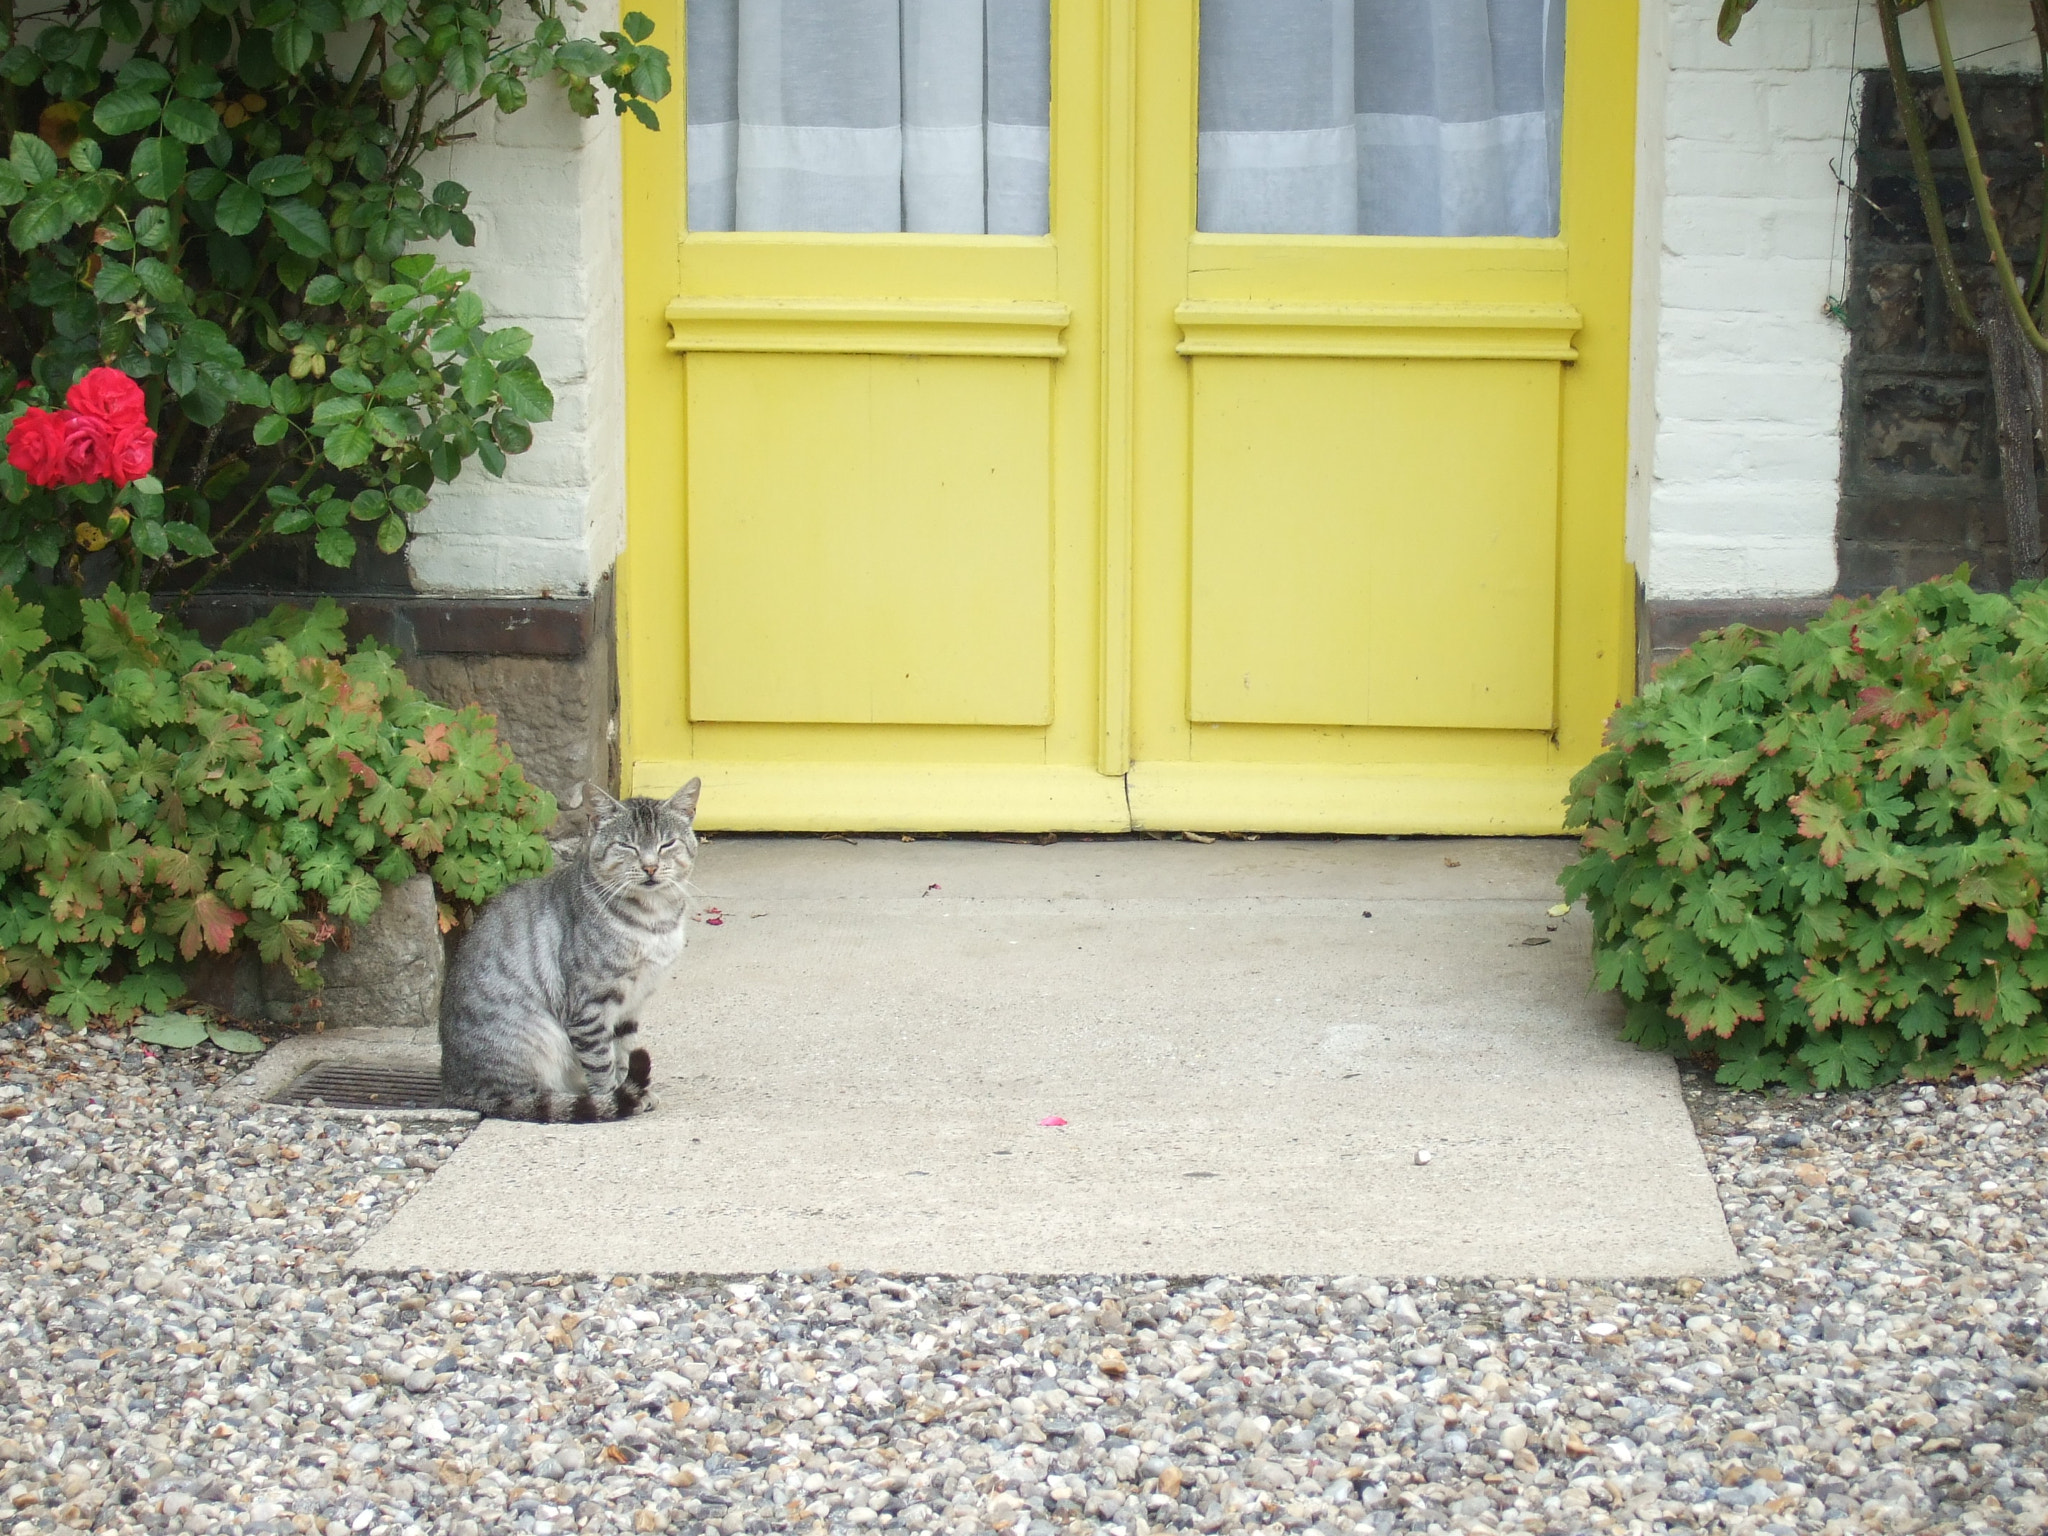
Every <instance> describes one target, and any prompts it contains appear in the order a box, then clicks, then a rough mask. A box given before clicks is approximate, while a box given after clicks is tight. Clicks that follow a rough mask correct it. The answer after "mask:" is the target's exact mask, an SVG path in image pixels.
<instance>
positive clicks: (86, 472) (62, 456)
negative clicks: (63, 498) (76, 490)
mask: <svg viewBox="0 0 2048 1536" xmlns="http://www.w3.org/2000/svg"><path fill="white" fill-rule="evenodd" d="M57 419H58V421H59V422H60V423H61V424H62V426H63V429H64V440H63V443H62V445H61V446H60V447H59V449H58V463H59V465H60V467H61V468H62V470H63V476H64V478H63V480H62V481H61V482H60V483H61V484H64V485H84V484H86V483H87V482H88V481H92V480H105V479H108V478H109V477H111V476H112V474H113V472H114V429H113V428H112V427H111V426H109V425H108V424H107V423H106V422H104V421H102V420H101V419H100V418H99V417H97V416H87V415H85V414H83V413H82V412H79V411H61V412H59V413H58V417H57Z"/></svg>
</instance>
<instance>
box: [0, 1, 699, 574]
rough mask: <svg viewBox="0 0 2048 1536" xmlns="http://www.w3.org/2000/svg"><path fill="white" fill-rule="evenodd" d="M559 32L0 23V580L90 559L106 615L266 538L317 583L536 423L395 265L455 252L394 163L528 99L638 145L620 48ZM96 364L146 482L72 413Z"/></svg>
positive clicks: (634, 34) (472, 324) (560, 11)
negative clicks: (434, 248) (105, 552)
mask: <svg viewBox="0 0 2048 1536" xmlns="http://www.w3.org/2000/svg"><path fill="white" fill-rule="evenodd" d="M580 9H581V5H580V3H579V0H529V3H528V4H527V5H526V6H525V7H524V8H523V10H521V11H519V12H518V13H517V14H516V15H515V14H513V13H509V12H508V10H507V8H506V7H505V6H503V5H501V4H497V3H485V0H158V3H156V4H155V5H153V6H151V5H139V4H136V3H134V0H98V3H74V4H71V5H65V6H51V7H47V8H42V9H34V10H26V9H17V8H16V7H15V6H13V5H5V6H0V17H4V19H5V23H6V28H5V37H4V40H0V128H4V134H5V138H4V145H0V147H4V148H5V150H6V158H5V159H4V160H0V217H4V218H5V220H6V239H5V241H4V242H0V291H4V295H5V303H6V309H7V322H8V323H7V324H6V326H5V327H4V328H0V400H4V401H9V402H11V406H10V408H9V410H8V413H7V414H6V415H5V416H4V417H0V430H4V432H5V435H6V436H7V438H8V441H9V444H10V452H9V460H10V462H9V464H8V465H7V466H5V467H0V584H4V583H14V584H19V583H20V582H21V581H22V580H23V579H24V578H25V577H29V576H31V575H34V576H36V577H40V578H43V579H57V580H60V581H61V580H62V579H63V578H64V577H65V576H67V575H72V574H75V572H74V571H73V569H72V567H73V566H74V564H75V562H77V561H78V560H79V559H80V558H81V557H82V556H84V555H87V554H89V553H91V552H93V551H96V550H102V549H110V550H112V551H113V554H114V556H115V558H116V569H115V570H114V571H113V573H112V574H113V575H114V576H116V577H117V578H118V579H119V580H121V581H122V582H123V583H124V585H126V586H127V587H128V588H129V589H131V590H133V589H135V588H137V587H147V586H150V585H152V584H161V583H163V582H166V581H170V582H175V583H177V584H179V585H181V586H191V585H195V584H201V583H203V582H204V581H206V580H207V579H209V578H210V576H211V575H213V574H215V573H217V572H218V571H219V570H220V569H221V568H222V567H223V566H224V565H225V564H226V563H228V562H230V561H232V560H233V559H234V558H236V557H237V556H240V555H242V554H244V553H245V552H247V551H248V550H250V549H251V548H253V547H254V546H256V545H257V544H259V543H261V542H263V541H264V540H266V539H271V538H277V537H291V536H299V537H306V538H310V539H311V540H312V541H313V542H314V547H315V549H316V551H317V553H318V555H319V557H320V558H321V559H323V560H325V561H327V562H329V563H331V564H335V565H347V564H349V563H350V562H351V561H352V560H353V559H354V557H355V555H356V553H357V549H358V535H359V534H360V535H363V536H367V537H369V538H371V539H373V540H374V541H375V543H376V544H377V546H378V547H379V548H381V549H384V550H387V551H395V550H397V549H399V548H400V547H402V546H403V544H404V542H405V540H406V538H407V537H408V532H409V528H408V521H407V520H408V519H409V518H410V517H411V516H412V515H413V514H415V513H417V512H418V511H419V510H420V509H421V508H422V507H423V506H424V505H425V504H426V500H427V496H428V493H429V491H430V490H431V488H432V487H433V485H434V484H435V482H436V481H445V480H448V479H451V478H452V477H454V476H455V475H456V474H457V473H459V472H460V471H461V470H462V469H463V467H464V465H465V464H466V463H468V462H469V461H470V460H472V459H474V460H477V461H479V462H480V463H481V464H482V465H483V466H484V468H485V469H486V470H488V471H490V472H492V473H494V474H495V473H500V472H502V471H503V469H504V467H505V462H506V458H507V456H508V455H511V454H515V453H519V452H522V451H524V450H525V448H526V447H527V446H528V445H529V444H530V443H531V442H532V439H533V424H534V423H536V422H540V421H545V420H546V419H547V418H548V416H549V415H550V414H551V413H552V410H553V399H552V396H551V395H550V393H549V390H548V387H547V385H546V383H545V381H544V380H543V379H542V378H541V376H540V373H539V371H538V370H537V369H536V368H535V366H534V364H533V362H532V360H531V359H530V358H529V357H528V356H527V352H528V348H529V346H530V343H531V340H532V338H531V337H530V336H529V335H528V334H527V333H526V332H525V331H523V330H520V329H518V328H517V327H510V326H508V327H497V328H494V327H492V326H491V325H489V324H488V323H487V319H488V317H487V312H486V309H485V306H484V301H483V298H482V296H481V295H480V294H478V293H477V292H475V291H473V290H472V288H471V287H470V282H469V276H468V274H467V273H465V272H463V271H461V270H459V269H456V268H452V267H449V266H446V265H444V264H443V263H442V262H441V261H440V260H439V259H438V258H437V257H436V256H435V255H433V254H430V253H429V252H427V251H425V250H421V249H417V248H418V247H420V246H423V245H425V244H427V243H429V242H434V241H441V240H451V241H453V242H454V243H456V244H458V245H467V244H470V243H471V242H472V240H473V239H474V235H475V230H474V226H473V225H472V223H471V221H470V218H469V215H468V213H467V212H466V211H465V210H466V205H467V202H468V192H467V191H466V190H465V189H464V188H463V187H462V186H460V185H459V184H457V183H455V182H452V181H441V182H439V183H437V184H432V185H430V184H429V182H428V180H427V178H426V176H425V174H424V172H423V170H422V165H423V162H424V160H425V157H426V156H428V155H429V154H430V153H432V152H433V151H435V150H437V149H440V148H443V147H445V146H447V145H448V144H451V143H454V142H457V141H459V140H460V139H461V138H463V137H464V136H466V134H467V133H468V131H469V128H468V126H467V125H468V124H469V122H470V120H472V119H473V118H474V116H475V115H476V114H477V113H479V112H482V111H486V110H490V111H499V112H510V111H516V110H518V109H519V108H520V107H522V106H523V105H524V104H525V103H526V101H527V99H528V92H529V86H531V85H540V86H544V87H546V88H551V89H559V90H562V91H564V92H565V93H566V96H567V99H568V101H569V103H570V104H571V106H572V107H573V108H574V109H575V110H576V111H578V112H581V113H584V114H586V115H587V114H590V113H594V112H595V111H597V109H598V104H599V101H598V93H599V91H600V89H603V90H605V91H608V92H609V93H610V95H611V97H612V100H613V105H614V108H615V110H617V111H619V112H624V113H631V114H632V115H633V116H635V117H636V118H638V119H639V120H641V121H643V122H645V123H646V124H648V125H649V126H652V125H653V124H654V122H655V118H654V114H653V111H652V109H651V108H650V107H649V106H648V103H649V102H650V101H653V100H657V99H659V98H661V97H662V96H664V95H666V94H667V91H668V88H669V79H668V63H667V59H666V57H665V56H664V55H663V54H662V53H661V51H660V50H658V49H655V48H652V47H649V46H647V38H648V37H649V35H650V33H651V31H652V27H651V25H650V23H648V21H647V20H646V18H644V17H642V16H639V15H629V16H627V17H626V18H625V20H624V21H623V23H622V24H621V26H622V30H620V31H616V32H609V31H608V32H605V33H603V34H602V36H601V37H598V38H578V37H572V36H571V35H570V32H569V27H568V20H569V17H570V15H571V14H572V11H573V10H580ZM10 210H11V211H10ZM102 369H104V370H111V371H112V372H113V373H115V374H118V375H120V376H122V377H125V378H127V379H129V380H132V381H133V382H134V383H135V384H136V385H137V386H138V387H139V390H140V394H141V400H142V409H141V414H140V419H141V420H142V421H143V422H144V423H146V424H147V426H148V428H149V429H150V430H153V431H154V432H155V433H156V434H157V436H156V439H155V442H154V454H153V458H154V468H155V473H154V474H146V473H144V474H138V473H135V472H134V471H135V470H136V469H138V468H139V467H140V466H141V464H142V456H141V451H140V448H139V446H138V440H137V439H136V438H134V437H133V436H131V437H130V438H128V439H127V440H126V445H125V447H120V446H119V445H118V444H117V451H116V452H115V454H114V456H113V457H111V458H105V459H103V458H102V456H101V450H102V448H103V447H104V446H105V445H104V444H101V443H100V442H98V441H97V440H94V439H93V438H92V431H91V428H90V424H89V423H88V422H85V421H83V420H82V419H81V418H85V417H90V416H93V415H95V414H96V407H95V406H94V404H93V401H94V400H95V399H100V397H99V396H96V395H93V394H92V393H91V392H90V391H89V392H88V396H87V397H86V398H85V399H84V400H83V401H81V400H80V399H78V398H74V396H73V391H74V389H75V388H76V387H78V386H79V385H80V381H81V380H82V379H84V378H86V377H88V376H90V375H92V374H93V373H94V371H95V370H102ZM98 387H99V386H95V388H98ZM111 398H112V397H111V396H107V397H106V399H107V400H110V399H111ZM101 403H102V404H104V403H105V400H102V401H101ZM64 410H68V411H69V412H70V413H71V419H70V420H69V421H66V420H65V418H64V417H63V415H62V414H61V412H62V411H64ZM98 414H99V415H100V416H101V417H102V418H103V419H108V420H111V418H110V417H106V416H105V413H104V412H98ZM60 425H61V426H62V428H63V433H62V434H60V432H59V430H58V428H59V426H60ZM67 434H75V435H67ZM17 445H18V452H17ZM88 468H93V469H104V470H106V472H104V473H86V472H85V471H86V470H87V469H88ZM54 614H55V610H54V609H53V615H54Z"/></svg>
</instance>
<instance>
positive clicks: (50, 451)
mask: <svg viewBox="0 0 2048 1536" xmlns="http://www.w3.org/2000/svg"><path fill="white" fill-rule="evenodd" d="M63 461H64V422H63V419H62V418H61V417H60V416H58V415H57V413H56V412H54V411H46V410H44V409H43V408H42V407H41V406H36V405H32V406H30V407H29V408H28V409H27V410H25V411H23V412H22V413H21V417H20V419H19V420H18V421H16V422H15V423H14V425H13V426H11V427H9V428H8V429H7V462H8V463H10V464H12V465H13V466H14V467H15V468H16V469H18V470H20V471H21V472H22V473H23V474H24V475H26V476H28V483H29V484H30V485H39V486H42V487H43V488H44V489H46V490H47V489H49V488H51V487H53V486H59V485H63V484H64V483H65V480H64V462H63Z"/></svg>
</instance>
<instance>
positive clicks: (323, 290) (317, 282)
mask: <svg viewBox="0 0 2048 1536" xmlns="http://www.w3.org/2000/svg"><path fill="white" fill-rule="evenodd" d="M346 292H348V284H346V283H344V282H343V281H342V280H341V279H340V278H338V277H336V276H335V275H334V274H333V273H332V272H322V273H321V274H320V275H319V276H318V277H316V278H314V279H313V281H312V282H310V283H308V284H306V302H307V303H308V304H332V303H333V302H334V301H335V300H336V299H338V298H340V297H341V296H342V295H343V294H344V293H346Z"/></svg>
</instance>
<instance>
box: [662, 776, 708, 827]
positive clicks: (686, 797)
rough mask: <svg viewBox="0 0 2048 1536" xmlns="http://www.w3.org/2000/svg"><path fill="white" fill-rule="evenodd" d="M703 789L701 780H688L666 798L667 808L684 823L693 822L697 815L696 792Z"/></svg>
mask: <svg viewBox="0 0 2048 1536" xmlns="http://www.w3.org/2000/svg"><path fill="white" fill-rule="evenodd" d="M703 787H704V781H703V780H702V779H692V780H690V782H689V783H687V784H685V785H684V786H683V787H682V788H681V789H679V790H677V791H676V792H675V793H674V794H672V795H670V796H669V797H668V808H669V809H670V810H671V811H674V812H675V813H676V814H677V815H678V816H680V817H682V818H683V820H685V821H690V820H694V819H695V817H696V815H697V792H698V791H699V790H701V789H702V788H703Z"/></svg>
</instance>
